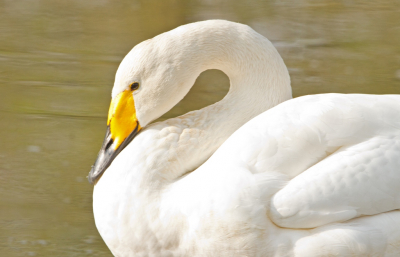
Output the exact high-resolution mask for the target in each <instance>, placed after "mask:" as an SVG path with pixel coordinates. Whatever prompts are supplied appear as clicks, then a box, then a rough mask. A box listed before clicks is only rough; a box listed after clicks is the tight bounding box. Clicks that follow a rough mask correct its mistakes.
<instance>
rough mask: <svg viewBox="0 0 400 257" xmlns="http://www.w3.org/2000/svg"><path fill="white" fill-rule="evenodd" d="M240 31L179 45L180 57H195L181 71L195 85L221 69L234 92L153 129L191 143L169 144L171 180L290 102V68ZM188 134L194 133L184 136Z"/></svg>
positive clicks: (264, 45)
mask: <svg viewBox="0 0 400 257" xmlns="http://www.w3.org/2000/svg"><path fill="white" fill-rule="evenodd" d="M240 29H241V30H242V31H238V33H229V30H228V29H226V28H223V27H222V28H221V30H218V29H215V28H214V29H213V30H208V29H207V28H205V30H206V32H207V33H203V31H201V29H198V30H195V29H194V30H192V31H191V33H192V34H191V36H190V37H185V38H182V39H178V41H180V42H184V43H182V45H181V46H180V47H179V49H180V51H182V52H186V51H187V52H190V53H191V54H193V56H190V58H187V57H186V58H187V59H189V60H184V61H183V63H184V65H182V66H184V67H185V69H187V70H188V71H190V72H191V73H192V74H193V78H192V80H193V81H194V80H195V79H196V77H197V76H198V75H199V74H200V73H201V72H203V71H205V70H208V69H218V70H221V71H223V72H224V73H225V74H226V75H227V76H228V77H229V80H230V89H229V92H228V94H227V95H226V96H225V98H224V99H222V100H221V101H219V102H217V103H215V104H213V105H211V106H208V107H206V108H203V109H201V110H199V111H194V112H190V113H188V114H186V115H183V116H181V117H178V118H176V119H171V120H168V121H165V122H163V123H161V124H158V125H155V126H160V127H163V126H165V127H168V126H172V127H177V128H179V131H182V132H181V133H180V135H179V138H182V137H183V138H185V136H188V137H189V138H190V139H192V141H190V143H188V142H185V141H184V140H179V141H178V142H176V144H172V143H171V146H170V151H172V152H174V155H175V156H176V159H177V161H176V162H171V161H170V159H168V160H169V161H168V162H167V163H168V164H167V166H168V165H172V166H171V167H167V166H165V164H164V165H163V169H164V171H165V172H166V173H168V174H170V175H171V178H177V177H180V176H181V175H182V174H185V173H187V172H188V171H192V170H193V169H195V168H197V167H198V166H199V165H201V164H202V163H203V162H204V161H205V160H207V159H208V158H209V157H210V156H211V155H212V154H213V153H214V152H215V151H216V149H218V147H219V146H220V145H221V144H222V143H223V142H224V141H225V140H226V139H227V138H228V137H229V136H230V135H231V134H232V133H233V132H234V131H236V130H237V129H238V128H239V127H241V126H242V125H243V124H245V123H246V122H247V121H249V120H250V119H252V118H253V117H255V116H256V115H258V114H260V113H262V112H264V111H266V110H268V109H269V108H272V107H274V106H276V105H277V104H279V103H281V102H283V101H285V100H288V99H290V98H291V97H292V94H291V87H290V77H289V74H288V71H287V68H286V66H285V64H284V62H283V60H282V58H281V57H280V55H279V53H278V52H277V51H276V49H275V48H274V47H273V45H272V44H271V42H269V41H268V40H267V39H266V38H264V37H263V36H261V35H259V34H258V33H256V32H255V31H253V30H252V29H250V28H249V27H247V26H243V27H241V28H240ZM196 33H197V34H199V35H196ZM221 34H222V35H221ZM184 35H186V34H184ZM186 48H187V49H186ZM191 86H192V84H191V85H189V87H191ZM188 90H189V89H187V91H188ZM185 130H186V131H192V133H187V134H189V135H184V134H185V133H184V132H186V131H185ZM173 133H174V132H173ZM178 134H179V132H178ZM153 167H154V166H153ZM161 173H162V174H165V173H164V172H161ZM167 176H168V175H167ZM168 177H169V176H168Z"/></svg>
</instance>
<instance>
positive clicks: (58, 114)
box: [0, 0, 400, 257]
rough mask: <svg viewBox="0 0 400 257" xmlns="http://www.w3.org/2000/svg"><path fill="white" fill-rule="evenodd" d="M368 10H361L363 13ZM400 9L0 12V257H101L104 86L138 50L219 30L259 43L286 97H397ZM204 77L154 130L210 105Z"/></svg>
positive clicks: (124, 7) (16, 8)
mask: <svg viewBox="0 0 400 257" xmlns="http://www.w3.org/2000/svg"><path fill="white" fill-rule="evenodd" d="M370 2H372V1H370ZM399 13H400V2H399V1H386V0H384V1H375V2H374V3H365V2H364V1H341V2H340V3H338V1H325V2H324V3H323V4H321V3H319V1H305V0H304V1H292V2H287V1H286V2H285V4H281V3H280V1H255V0H253V1H244V0H243V1H211V0H207V1H183V0H182V1H178V0H176V1H153V0H150V1H131V0H130V1H118V3H117V1H111V0H99V1H78V0H72V1H66V2H65V1H51V0H26V1H12V0H1V1H0V143H1V144H0V145H1V146H0V196H1V197H0V253H1V256H10V257H13V256H110V255H111V254H110V252H109V251H108V249H107V247H106V246H105V245H104V243H103V241H102V239H101V238H100V236H99V234H98V232H97V230H96V228H95V225H94V220H93V214H92V208H91V202H92V198H91V197H92V196H91V194H92V186H91V185H89V184H88V183H87V181H86V178H85V177H86V175H87V173H88V172H89V169H90V165H92V164H93V162H94V160H95V158H96V155H97V152H98V150H99V148H100V145H101V143H102V140H103V136H104V133H105V123H106V114H107V109H108V105H109V101H110V92H111V88H112V85H113V77H114V74H115V71H116V69H117V67H118V64H119V62H120V61H121V59H122V58H123V56H124V55H125V54H126V53H127V52H128V51H129V50H130V49H131V48H132V47H133V46H134V45H135V44H137V43H139V42H141V41H143V40H145V39H148V38H150V37H153V36H155V35H157V34H159V33H161V32H164V31H167V30H170V29H172V28H175V27H177V26H179V25H181V24H185V23H188V22H193V21H198V20H204V19H211V18H222V19H228V20H232V21H237V22H241V23H246V24H248V25H250V26H252V27H253V28H254V29H255V30H257V31H258V32H260V33H261V34H263V35H265V36H267V37H268V38H269V39H270V40H271V41H272V42H273V43H274V45H275V46H276V47H277V49H278V51H279V52H280V53H281V55H282V57H283V59H284V60H285V62H286V64H287V66H288V68H289V72H290V74H291V77H292V86H293V94H294V96H300V95H306V94H315V93H326V92H343V93H377V94H388V93H390V94H400V15H399ZM227 89H228V79H227V77H226V76H225V75H224V74H223V73H221V72H219V71H209V72H206V73H203V74H202V75H201V76H200V78H199V79H198V81H197V82H196V85H195V87H194V88H193V90H192V91H191V92H190V93H189V95H188V96H187V97H186V98H185V99H184V100H183V101H182V102H181V103H180V104H178V106H177V107H175V108H174V109H173V110H171V111H170V112H169V113H167V114H166V115H165V116H164V117H162V119H165V118H168V117H173V116H177V115H180V114H183V113H185V112H187V111H189V110H194V109H198V108H201V107H203V106H206V105H208V104H211V103H213V102H215V101H217V100H219V99H221V98H222V97H223V96H224V95H225V94H226V92H227Z"/></svg>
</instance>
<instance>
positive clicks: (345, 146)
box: [93, 20, 400, 257]
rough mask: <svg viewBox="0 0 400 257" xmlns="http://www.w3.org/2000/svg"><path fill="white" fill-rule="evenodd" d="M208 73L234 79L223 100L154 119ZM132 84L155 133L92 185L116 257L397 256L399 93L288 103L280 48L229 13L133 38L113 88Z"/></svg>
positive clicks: (148, 129) (100, 223) (146, 134)
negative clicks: (221, 18) (136, 85)
mask: <svg viewBox="0 0 400 257" xmlns="http://www.w3.org/2000/svg"><path fill="white" fill-rule="evenodd" d="M207 69H220V70H222V71H224V72H225V73H226V74H227V75H228V77H229V78H230V82H231V87H230V91H229V93H228V94H227V96H226V97H225V98H224V99H223V100H221V101H220V102H218V103H216V104H214V105H211V106H209V107H206V108H204V109H202V110H199V111H194V112H190V113H188V114H185V115H183V116H181V117H177V118H174V119H170V120H167V121H164V122H159V123H155V124H150V125H148V124H149V123H150V122H151V121H152V120H154V119H156V118H157V117H159V116H160V115H162V114H163V113H165V112H167V111H168V110H169V109H170V108H172V107H173V106H174V105H175V104H176V103H177V102H179V100H180V99H182V98H183V96H184V95H185V94H186V93H187V92H188V91H189V89H190V87H191V86H192V85H193V83H194V81H195V79H196V78H197V76H198V75H199V74H200V73H201V72H202V71H204V70H207ZM133 81H139V82H140V84H141V86H140V88H139V90H137V91H135V92H134V93H133V98H134V102H135V108H136V114H137V117H138V121H139V123H140V125H141V126H142V127H144V129H143V130H142V131H141V132H140V133H139V134H138V135H137V137H136V138H135V139H134V140H133V141H132V142H131V143H130V144H129V145H128V146H127V147H126V148H125V149H124V150H123V151H122V152H121V153H120V154H119V155H118V156H117V157H116V158H115V160H114V161H113V163H112V164H111V166H109V168H108V169H107V170H106V172H105V173H104V174H103V176H102V177H101V179H100V180H99V181H98V182H97V184H96V186H95V188H94V195H93V208H94V215H95V220H96V226H97V228H98V230H99V232H100V234H101V236H102V237H103V239H104V241H105V242H106V244H107V246H108V247H109V248H110V250H111V251H112V253H113V254H114V255H115V256H229V257H231V256H296V257H309V256H400V212H399V211H397V209H399V208H400V96H398V95H384V96H377V95H356V94H355V95H341V94H325V95H313V96H305V97H299V98H296V99H293V100H289V101H286V100H288V99H290V98H291V89H290V78H289V75H288V72H287V69H286V66H285V65H284V63H283V61H282V59H281V58H280V56H279V54H278V53H277V51H276V50H275V48H274V47H273V46H272V44H271V43H270V42H269V41H268V40H267V39H265V38H264V37H262V36H261V35H259V34H258V33H256V32H255V31H253V30H252V29H251V28H249V27H248V26H245V25H241V24H237V23H232V22H227V21H218V20H215V21H204V22H198V23H193V24H188V25H184V26H181V27H179V28H177V29H175V30H172V31H170V32H167V33H164V34H161V35H159V36H157V37H155V38H153V39H151V40H147V41H145V42H143V43H141V44H139V45H138V46H136V47H135V48H134V49H133V50H132V51H131V52H130V53H129V54H128V55H127V56H126V57H125V59H124V60H123V62H122V63H121V65H120V67H119V69H118V72H117V75H116V80H115V84H114V88H113V97H114V98H115V97H116V95H118V94H119V93H120V92H122V91H123V90H125V89H126V88H127V87H128V86H129V84H130V83H131V82H133ZM282 102H283V103H282ZM279 103H281V104H279ZM278 104H279V105H278ZM276 105H277V106H276ZM274 106H275V107H274ZM272 107H274V108H272ZM270 108H271V109H270ZM268 109H269V110H268ZM266 110H268V111H266ZM260 113H262V114H260ZM258 114H260V115H258ZM257 115H258V116H257ZM253 117H255V118H253ZM250 119H251V120H250ZM249 120H250V121H249ZM243 124H244V125H243Z"/></svg>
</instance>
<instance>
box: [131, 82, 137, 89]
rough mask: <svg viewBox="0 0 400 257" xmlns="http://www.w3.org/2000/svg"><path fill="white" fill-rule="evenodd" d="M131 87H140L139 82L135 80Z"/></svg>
mask: <svg viewBox="0 0 400 257" xmlns="http://www.w3.org/2000/svg"><path fill="white" fill-rule="evenodd" d="M130 87H131V90H136V89H138V88H139V82H133V83H132V84H131V86H130Z"/></svg>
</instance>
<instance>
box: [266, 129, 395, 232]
mask: <svg viewBox="0 0 400 257" xmlns="http://www.w3.org/2000/svg"><path fill="white" fill-rule="evenodd" d="M399 208H400V135H397V136H377V137H373V138H370V139H368V140H366V141H364V142H361V143H359V144H357V145H353V146H343V147H342V148H340V149H339V150H338V151H336V152H335V153H333V154H332V155H330V156H328V157H327V158H325V159H324V160H322V161H320V162H318V163H317V164H315V165H314V166H312V167H311V168H309V169H308V170H306V171H305V172H303V173H301V174H300V175H298V176H297V177H295V178H294V179H292V180H291V181H290V182H289V183H288V184H287V185H286V186H285V187H284V188H283V189H281V190H280V191H279V192H278V193H276V194H275V195H274V197H273V199H272V201H271V205H270V217H271V218H272V220H273V221H274V222H275V223H276V224H278V225H279V226H282V227H290V228H312V227H317V226H320V225H324V224H327V223H331V222H337V221H345V220H349V219H352V218H354V217H358V216H361V215H374V214H378V213H382V212H386V211H391V210H394V209H399Z"/></svg>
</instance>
